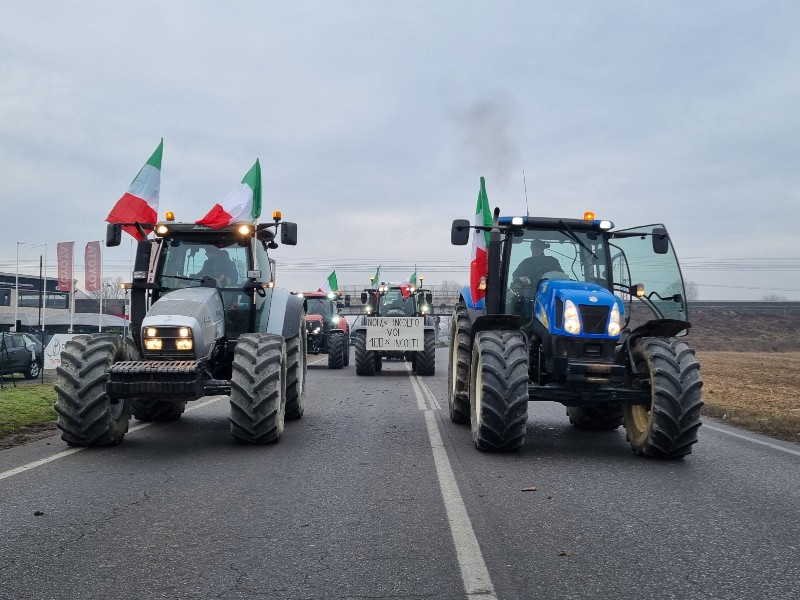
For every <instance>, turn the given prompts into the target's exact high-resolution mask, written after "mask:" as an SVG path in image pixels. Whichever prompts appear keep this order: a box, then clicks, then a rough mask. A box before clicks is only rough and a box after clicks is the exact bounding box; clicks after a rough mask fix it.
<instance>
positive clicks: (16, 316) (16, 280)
mask: <svg viewBox="0 0 800 600" xmlns="http://www.w3.org/2000/svg"><path fill="white" fill-rule="evenodd" d="M20 245H22V246H30V247H31V248H41V247H42V246H44V248H45V256H47V244H32V243H30V242H17V267H16V273H15V278H14V292H15V294H16V298H15V299H14V331H19V329H18V327H17V322H18V321H19V247H20ZM40 277H41V273H40Z"/></svg>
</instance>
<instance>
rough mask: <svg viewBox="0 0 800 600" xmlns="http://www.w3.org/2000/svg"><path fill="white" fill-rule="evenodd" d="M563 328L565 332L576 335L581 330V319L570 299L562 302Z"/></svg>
mask: <svg viewBox="0 0 800 600" xmlns="http://www.w3.org/2000/svg"><path fill="white" fill-rule="evenodd" d="M564 329H565V330H566V332H567V333H571V334H573V335H578V334H579V333H580V332H581V321H580V318H579V317H578V309H577V307H576V306H575V304H574V303H573V302H572V300H567V301H566V302H564Z"/></svg>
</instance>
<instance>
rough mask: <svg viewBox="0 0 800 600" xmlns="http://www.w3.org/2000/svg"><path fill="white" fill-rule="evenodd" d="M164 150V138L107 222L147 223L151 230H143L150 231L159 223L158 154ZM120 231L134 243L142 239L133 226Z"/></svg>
mask: <svg viewBox="0 0 800 600" xmlns="http://www.w3.org/2000/svg"><path fill="white" fill-rule="evenodd" d="M163 150H164V138H161V142H160V143H159V144H158V148H156V151H155V152H153V155H152V156H151V157H150V159H149V160H148V161H147V162H146V163H145V165H144V166H143V167H142V168H141V170H140V171H139V174H138V175H137V176H136V177H135V178H134V180H133V181H132V182H131V187H130V188H129V189H128V191H127V192H126V193H125V194H123V196H122V198H120V199H119V200H117V203H116V204H115V205H114V208H112V209H111V212H110V213H108V216H107V217H106V221H108V222H109V223H140V224H142V225H144V224H145V223H149V224H150V227H144V229H147V230H152V229H153V225H154V224H155V222H156V221H157V220H158V191H159V189H160V188H161V154H162V152H163ZM122 229H123V230H125V231H127V232H128V233H129V234H131V235H132V236H133V237H134V238H136V239H137V240H143V239H144V237H143V236H142V234H141V233H140V232H139V230H138V228H136V226H135V225H123V227H122Z"/></svg>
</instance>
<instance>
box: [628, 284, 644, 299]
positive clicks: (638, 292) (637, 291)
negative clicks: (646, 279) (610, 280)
mask: <svg viewBox="0 0 800 600" xmlns="http://www.w3.org/2000/svg"><path fill="white" fill-rule="evenodd" d="M631 296H636V297H637V298H641V297H643V296H644V284H643V283H637V284H636V285H632V286H631Z"/></svg>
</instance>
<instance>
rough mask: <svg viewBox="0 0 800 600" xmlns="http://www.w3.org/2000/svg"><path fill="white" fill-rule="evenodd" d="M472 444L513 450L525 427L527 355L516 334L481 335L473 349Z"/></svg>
mask: <svg viewBox="0 0 800 600" xmlns="http://www.w3.org/2000/svg"><path fill="white" fill-rule="evenodd" d="M470 370H471V373H472V381H470V386H469V402H470V410H471V415H470V416H471V419H470V423H471V425H472V441H473V442H474V443H475V447H476V448H478V450H489V451H507V450H516V449H517V448H520V447H521V446H522V445H523V444H524V443H525V432H526V428H527V423H528V354H527V345H526V343H525V337H524V336H523V335H522V333H520V332H519V331H493V330H489V331H481V332H480V333H478V334H477V335H476V336H475V343H474V344H473V347H472V365H471V369H470Z"/></svg>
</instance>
